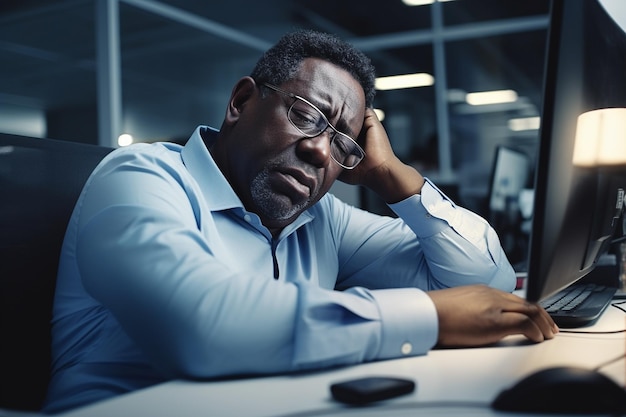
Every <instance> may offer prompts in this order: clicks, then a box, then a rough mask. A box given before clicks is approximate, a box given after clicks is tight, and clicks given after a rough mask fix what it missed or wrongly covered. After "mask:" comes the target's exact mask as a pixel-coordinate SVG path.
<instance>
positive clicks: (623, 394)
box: [491, 366, 626, 415]
mask: <svg viewBox="0 0 626 417" xmlns="http://www.w3.org/2000/svg"><path fill="white" fill-rule="evenodd" d="M491 405H492V407H493V408H494V409H496V410H500V411H517V412H537V413H563V414H593V413H596V414H604V413H606V414H619V415H621V414H622V413H626V390H625V389H624V387H620V386H619V385H618V384H617V383H616V382H615V381H613V380H612V379H610V378H609V377H607V376H605V375H603V374H601V373H600V372H598V371H594V370H591V369H585V368H578V367H569V366H561V367H551V368H545V369H542V370H539V371H536V372H533V373H531V374H530V375H527V376H525V377H524V378H522V379H521V380H520V381H518V382H517V383H515V384H514V385H513V386H511V387H510V388H508V389H505V390H503V391H502V392H500V394H499V395H498V396H497V397H496V399H495V400H494V401H493V402H492V404H491Z"/></svg>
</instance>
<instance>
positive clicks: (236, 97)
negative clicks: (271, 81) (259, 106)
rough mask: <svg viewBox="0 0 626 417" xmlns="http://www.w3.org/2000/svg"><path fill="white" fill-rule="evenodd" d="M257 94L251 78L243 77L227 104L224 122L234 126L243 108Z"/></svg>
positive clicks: (234, 88) (254, 83)
mask: <svg viewBox="0 0 626 417" xmlns="http://www.w3.org/2000/svg"><path fill="white" fill-rule="evenodd" d="M257 93H258V89H257V88H256V82H255V81H254V79H253V78H251V77H243V78H242V79H240V80H239V81H237V84H235V87H233V91H232V93H231V95H230V101H229V102H228V108H227V109H226V117H225V119H224V122H225V123H227V124H231V125H232V124H235V123H237V121H238V120H239V117H241V113H243V110H244V108H245V107H246V105H247V104H248V102H249V101H250V99H251V98H252V97H254V96H255V94H257Z"/></svg>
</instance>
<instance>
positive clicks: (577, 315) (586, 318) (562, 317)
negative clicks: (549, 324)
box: [539, 283, 617, 328]
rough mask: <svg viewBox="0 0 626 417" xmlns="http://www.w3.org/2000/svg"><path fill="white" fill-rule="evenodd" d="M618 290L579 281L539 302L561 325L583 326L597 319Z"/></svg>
mask: <svg viewBox="0 0 626 417" xmlns="http://www.w3.org/2000/svg"><path fill="white" fill-rule="evenodd" d="M616 291H617V288H616V287H610V286H605V285H599V284H592V283H578V284H574V285H572V286H570V287H567V288H565V289H564V290H561V291H559V292H557V293H556V294H554V295H552V296H550V297H548V298H546V299H544V300H542V301H540V302H539V304H540V305H541V306H542V307H543V308H544V309H545V310H546V311H547V312H548V314H550V316H552V318H553V319H554V322H555V323H556V324H557V326H559V327H563V328H567V327H569V328H572V327H582V326H586V325H588V324H591V323H593V322H594V321H596V320H597V319H598V318H599V317H600V315H601V314H602V312H603V311H604V310H605V309H606V308H607V306H608V305H609V304H611V301H612V300H613V296H614V295H615V293H616Z"/></svg>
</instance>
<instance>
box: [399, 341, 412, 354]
mask: <svg viewBox="0 0 626 417" xmlns="http://www.w3.org/2000/svg"><path fill="white" fill-rule="evenodd" d="M412 350H413V345H411V344H410V343H409V342H405V343H403V344H402V347H401V348H400V351H401V352H402V354H403V355H408V354H409V353H411V351H412Z"/></svg>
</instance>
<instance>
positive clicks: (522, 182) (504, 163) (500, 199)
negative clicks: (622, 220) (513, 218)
mask: <svg viewBox="0 0 626 417" xmlns="http://www.w3.org/2000/svg"><path fill="white" fill-rule="evenodd" d="M529 175H530V161H529V158H528V155H527V154H526V153H524V152H522V151H520V150H517V149H514V148H512V147H509V146H505V145H500V146H498V147H497V148H496V152H495V156H494V159H493V165H492V172H491V183H490V190H489V212H490V213H492V214H493V213H498V212H506V211H507V205H508V204H509V203H510V200H517V199H518V198H519V194H520V192H521V191H522V190H523V189H524V188H525V187H527V186H528V177H529Z"/></svg>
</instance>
